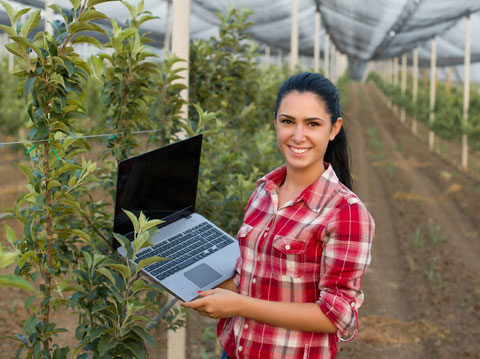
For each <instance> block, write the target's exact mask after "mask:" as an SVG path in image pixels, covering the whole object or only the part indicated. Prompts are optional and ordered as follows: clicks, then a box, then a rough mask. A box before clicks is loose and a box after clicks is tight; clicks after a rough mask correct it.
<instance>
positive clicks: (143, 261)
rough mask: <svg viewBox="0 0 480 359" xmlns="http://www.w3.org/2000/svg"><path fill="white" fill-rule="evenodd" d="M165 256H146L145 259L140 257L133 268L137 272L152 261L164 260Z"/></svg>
mask: <svg viewBox="0 0 480 359" xmlns="http://www.w3.org/2000/svg"><path fill="white" fill-rule="evenodd" d="M164 260H166V258H163V257H158V256H153V257H148V258H145V259H142V260H141V261H140V262H138V264H137V266H136V268H135V273H138V272H139V271H140V270H141V269H142V268H143V267H146V266H148V265H150V264H152V263H155V262H159V261H164Z"/></svg>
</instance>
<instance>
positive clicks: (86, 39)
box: [72, 35, 103, 49]
mask: <svg viewBox="0 0 480 359" xmlns="http://www.w3.org/2000/svg"><path fill="white" fill-rule="evenodd" d="M79 43H87V44H92V45H94V46H96V47H98V48H99V49H103V45H102V44H101V42H100V41H98V40H97V39H96V38H94V37H92V36H84V35H78V36H77V37H76V38H75V39H74V40H73V41H72V44H79Z"/></svg>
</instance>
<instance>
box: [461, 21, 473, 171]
mask: <svg viewBox="0 0 480 359" xmlns="http://www.w3.org/2000/svg"><path fill="white" fill-rule="evenodd" d="M466 27H467V28H466V30H465V76H464V80H463V125H464V126H463V127H464V128H466V127H467V124H468V110H469V107H470V51H471V47H470V36H471V35H470V15H469V16H467V26H466ZM462 168H463V170H464V171H467V170H468V135H467V133H466V132H463V135H462Z"/></svg>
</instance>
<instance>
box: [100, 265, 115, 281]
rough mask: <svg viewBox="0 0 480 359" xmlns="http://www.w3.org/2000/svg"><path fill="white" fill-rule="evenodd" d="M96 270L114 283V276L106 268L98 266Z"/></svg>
mask: <svg viewBox="0 0 480 359" xmlns="http://www.w3.org/2000/svg"><path fill="white" fill-rule="evenodd" d="M97 272H98V273H100V274H102V275H104V276H105V277H107V278H108V279H109V280H110V282H112V284H113V285H115V278H113V275H112V273H111V272H110V271H109V270H108V269H107V268H98V269H97Z"/></svg>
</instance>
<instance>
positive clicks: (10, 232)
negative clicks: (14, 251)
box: [5, 224, 15, 245]
mask: <svg viewBox="0 0 480 359" xmlns="http://www.w3.org/2000/svg"><path fill="white" fill-rule="evenodd" d="M5 232H6V234H7V240H8V242H10V244H11V245H13V243H14V242H15V232H14V231H13V229H12V228H11V227H10V226H9V225H8V224H6V225H5Z"/></svg>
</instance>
